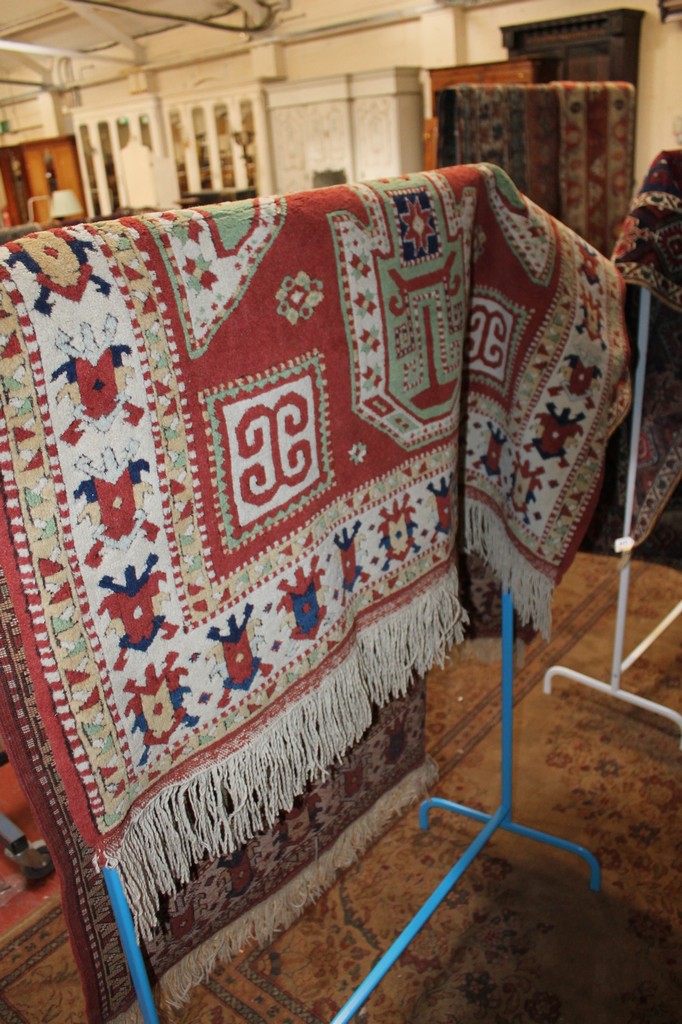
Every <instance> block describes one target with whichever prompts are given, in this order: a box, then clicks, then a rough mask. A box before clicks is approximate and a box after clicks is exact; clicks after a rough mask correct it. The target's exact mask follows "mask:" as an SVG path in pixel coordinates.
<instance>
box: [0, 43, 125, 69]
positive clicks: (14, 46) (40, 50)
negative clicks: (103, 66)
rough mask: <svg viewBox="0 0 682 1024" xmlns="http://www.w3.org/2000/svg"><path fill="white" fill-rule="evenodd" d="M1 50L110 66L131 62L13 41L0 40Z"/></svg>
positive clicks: (95, 52)
mask: <svg viewBox="0 0 682 1024" xmlns="http://www.w3.org/2000/svg"><path fill="white" fill-rule="evenodd" d="M0 50H7V51H8V52H9V53H32V54H43V55H45V56H47V57H75V58H77V59H79V60H103V61H107V62H108V63H109V64H124V65H125V66H126V67H130V60H124V59H123V58H122V57H105V56H104V55H103V54H101V53H98V52H97V50H88V51H87V52H85V51H83V50H66V49H63V48H62V47H59V46H40V45H39V44H38V43H19V42H16V41H15V40H13V39H0Z"/></svg>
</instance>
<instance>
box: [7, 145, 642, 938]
mask: <svg viewBox="0 0 682 1024" xmlns="http://www.w3.org/2000/svg"><path fill="white" fill-rule="evenodd" d="M0 302H1V312H0V399H1V403H2V405H1V417H0V474H1V477H0V478H1V482H2V495H3V503H4V511H5V515H4V516H3V517H2V520H3V524H2V527H1V530H2V537H1V541H0V557H1V559H2V564H3V567H4V570H5V573H6V575H7V580H8V584H9V587H10V591H11V594H12V598H13V601H14V604H15V608H16V611H17V616H18V619H19V623H20V627H21V631H22V637H23V641H24V645H25V649H26V657H27V661H28V665H29V669H30V672H31V676H32V679H33V685H34V695H33V696H34V699H35V710H33V709H30V710H29V711H27V713H34V714H35V713H37V714H39V715H40V716H41V718H42V721H43V724H44V727H45V730H46V733H47V737H48V740H49V743H50V752H49V755H47V756H49V757H51V758H53V759H54V762H55V764H56V766H57V769H58V771H59V773H60V776H61V778H62V780H63V784H64V787H65V789H66V793H67V796H68V800H69V806H70V810H71V813H72V816H73V819H74V821H75V822H76V825H77V827H78V829H79V831H80V832H81V834H82V836H83V838H84V841H85V842H86V844H87V845H89V846H90V847H91V848H92V849H93V850H94V851H95V856H96V859H97V862H98V863H99V864H100V865H103V864H109V865H113V866H118V868H119V871H120V874H121V877H122V880H123V883H124V887H125V890H126V894H127V896H128V900H129V902H130V904H131V907H132V909H133V912H134V914H135V918H136V924H137V927H138V929H139V931H140V933H141V935H142V936H143V937H144V936H145V935H147V936H148V935H151V933H152V930H153V927H154V922H155V915H156V911H157V908H158V893H159V892H166V893H168V892H173V891H174V889H175V888H176V887H177V885H178V884H180V883H182V882H184V881H186V880H187V878H188V877H189V873H190V871H191V869H192V865H193V864H194V863H196V862H197V861H199V860H200V859H201V858H203V857H206V856H209V857H210V856H218V855H220V854H222V853H229V852H230V851H233V850H234V849H236V848H237V847H239V846H240V845H241V844H242V843H244V842H246V841H248V840H249V839H250V838H251V837H252V836H253V835H254V833H256V832H257V831H258V830H260V829H261V828H263V827H265V826H267V825H268V824H272V822H273V821H274V820H275V817H276V816H277V814H278V813H279V812H280V811H281V810H283V809H287V808H290V807H291V806H292V802H293V800H294V798H295V796H296V795H297V794H298V793H300V792H301V791H302V790H303V788H304V787H305V784H306V782H307V781H308V780H310V779H312V778H315V777H319V774H320V772H324V770H325V769H327V768H328V767H329V766H330V765H331V764H332V763H333V762H334V761H336V760H338V759H339V758H340V757H342V756H343V754H344V752H345V751H346V750H348V749H349V748H350V747H351V745H352V744H353V743H354V742H355V741H356V740H357V739H358V738H359V737H360V736H361V735H362V734H363V733H364V731H365V730H366V729H367V727H368V725H369V724H370V722H371V715H372V707H373V705H375V704H383V703H385V702H386V701H387V700H389V699H390V698H391V697H393V696H397V695H399V694H402V693H404V692H405V691H406V689H407V687H408V685H409V682H410V680H411V678H412V674H413V672H415V671H416V672H420V673H423V672H425V671H427V670H428V668H429V667H430V666H431V665H432V664H433V663H434V661H436V660H438V659H441V658H442V657H443V656H444V654H445V653H446V651H447V649H448V647H449V646H450V645H451V644H452V643H453V642H456V641H458V640H460V639H461V637H462V635H463V634H462V627H463V624H464V622H465V619H466V614H465V612H463V610H462V609H461V607H460V602H459V597H458V584H457V569H456V556H457V549H458V547H461V546H465V547H467V548H468V549H471V550H474V551H477V552H478V553H479V554H481V555H483V556H484V558H485V559H486V561H487V562H488V564H489V565H490V566H491V567H492V568H493V569H494V570H495V572H496V573H497V575H498V577H499V578H500V579H501V580H502V582H503V583H504V585H505V586H510V587H511V588H512V592H513V597H514V602H515V606H516V608H517V610H518V611H519V613H520V615H521V617H522V619H524V620H525V621H530V622H532V623H533V625H535V626H536V627H539V628H541V629H543V630H545V631H547V630H548V628H549V604H550V599H551V592H552V588H553V587H554V585H555V584H556V583H557V582H558V579H559V578H560V576H561V574H562V573H563V571H564V569H565V568H566V566H567V565H568V563H569V562H570V560H571V558H572V555H573V553H574V552H575V550H576V548H577V546H578V544H579V542H580V539H581V537H582V533H583V532H584V529H585V527H586V525H587V521H588V519H589V515H590V513H591V510H592V508H593V505H594V502H595V500H596V494H597V491H598V487H599V482H600V478H601V472H602V463H603V451H604V445H605V443H606V439H607V436H608V434H609V432H610V431H611V430H612V428H613V426H614V425H615V424H616V423H617V422H618V420H619V419H620V418H621V417H622V415H623V413H624V411H625V408H626V406H627V403H628V400H629V391H628V385H627V379H626V371H625V367H626V356H627V343H626V335H625V331H624V327H623V320H622V287H621V282H620V279H619V277H618V275H617V273H616V272H615V270H614V269H613V267H612V266H611V265H610V264H609V263H608V262H607V261H606V260H605V259H603V258H602V257H601V256H599V255H598V254H597V253H596V252H595V251H594V250H593V249H591V248H590V247H589V246H588V245H587V244H586V243H585V242H583V241H582V240H581V239H579V238H578V237H577V236H575V235H574V234H572V233H571V232H570V230H569V229H567V228H565V227H563V226H561V225H559V224H558V223H556V222H555V221H554V220H552V218H551V217H550V216H549V215H548V214H546V213H544V212H543V211H541V210H540V209H539V208H538V207H535V206H534V205H533V204H532V203H530V202H528V201H527V200H525V199H524V198H523V197H522V196H521V195H520V194H519V193H518V192H517V191H516V190H515V188H514V186H513V185H512V184H511V182H510V181H509V179H508V178H507V177H506V175H505V174H504V173H503V172H501V171H499V170H496V169H494V168H492V167H488V166H484V165H481V166H473V167H460V168H455V169H446V170H443V171H439V172H434V173H430V174H419V175H413V176H406V177H402V178H396V179H390V180H383V181H375V182H371V183H367V184H360V185H354V186H338V187H335V188H330V189H322V190H319V191H316V192H309V193H302V194H297V195H291V196H287V197H270V198H263V199H256V200H252V201H247V202H241V203H234V204H225V205H221V206H213V207H207V208H201V209H196V210H185V211H181V212H167V213H158V214H151V215H146V216H143V217H139V218H126V219H122V220H120V221H114V222H110V223H103V224H83V225H80V226H76V227H69V228H64V229H59V230H55V231H50V232H41V233H38V234H35V235H33V236H28V237H26V238H24V239H22V240H20V241H16V242H13V243H11V244H9V245H8V246H6V247H5V248H3V249H2V250H0ZM2 728H3V731H4V732H5V733H6V735H7V737H8V741H9V744H10V746H11V749H12V750H13V751H14V752H15V754H16V755H17V756H18V757H19V759H20V760H19V762H18V766H19V767H22V765H23V763H24V762H25V763H26V764H28V755H26V757H25V758H23V761H22V757H21V753H20V748H21V721H20V720H14V719H12V720H10V718H9V717H8V716H5V717H4V719H3V722H2Z"/></svg>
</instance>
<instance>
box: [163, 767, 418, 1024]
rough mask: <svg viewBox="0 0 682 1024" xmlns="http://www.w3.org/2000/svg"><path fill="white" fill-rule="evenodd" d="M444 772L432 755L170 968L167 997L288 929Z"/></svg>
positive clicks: (186, 992)
mask: <svg viewBox="0 0 682 1024" xmlns="http://www.w3.org/2000/svg"><path fill="white" fill-rule="evenodd" d="M437 778H438V769H437V768H436V765H435V763H434V762H433V761H432V760H431V758H430V757H427V758H426V760H425V762H424V764H422V765H420V767H419V768H416V769H414V771H412V772H411V773H410V774H409V775H407V776H406V777H405V778H404V779H403V780H402V781H401V782H399V783H398V785H397V786H395V787H394V788H393V789H391V790H389V791H388V792H386V793H383V794H382V795H381V796H380V797H379V799H378V800H377V801H376V803H375V804H374V805H373V806H372V807H371V808H370V809H369V810H368V811H367V812H366V813H365V814H364V815H362V817H360V818H358V819H357V820H356V821H354V822H353V823H352V824H351V825H349V826H348V828H347V829H346V830H345V832H342V833H341V835H340V836H339V837H338V839H337V840H336V842H335V843H334V845H333V846H332V847H331V849H329V850H326V851H325V852H324V853H323V854H322V856H321V857H319V858H318V859H317V860H316V861H313V862H311V863H310V864H308V865H307V866H306V867H305V868H304V869H303V870H302V871H301V872H300V873H299V874H298V875H297V876H296V877H295V878H293V879H292V880H291V881H290V882H289V883H288V884H287V885H286V886H284V887H283V888H282V889H280V890H279V891H278V892H276V893H274V894H273V895H272V896H271V897H269V898H268V899H266V900H264V901H263V902H262V903H260V904H259V905H258V906H256V907H254V908H253V909H252V910H250V911H248V912H247V913H246V914H244V915H243V916H242V917H240V918H239V919H238V920H237V921H234V922H232V923H231V924H228V925H227V926H226V927H225V928H223V929H222V930H221V931H220V932H218V933H216V934H215V935H214V936H212V937H211V938H210V939H207V940H206V942H204V943H203V944H202V945H201V946H199V947H198V948H197V949H194V950H192V952H191V953H188V954H187V956H185V957H184V958H183V959H182V960H181V961H180V962H179V963H178V964H176V965H175V966H174V967H172V968H170V970H169V971H167V972H166V974H165V975H164V976H163V978H162V979H161V983H160V985H161V999H162V1000H163V1001H164V1003H165V1004H166V1005H167V1006H168V1007H169V1008H172V1009H180V1008H181V1007H182V1005H183V1004H184V1003H185V1002H186V1001H187V1000H188V998H189V996H190V993H191V990H192V989H193V988H194V987H195V986H196V985H199V984H201V982H202V981H204V980H205V979H206V978H208V976H209V974H210V973H211V971H212V970H213V967H214V966H215V964H216V963H218V962H220V961H222V962H226V961H229V960H231V959H232V958H233V957H234V956H236V955H237V954H238V953H240V952H241V951H242V950H243V948H244V947H246V946H250V945H252V944H253V945H258V946H264V945H266V944H267V943H268V942H271V941H272V939H273V938H274V936H275V934H276V933H277V932H280V931H284V930H285V929H286V928H288V927H290V925H292V924H293V923H294V921H296V920H297V919H298V918H299V917H300V916H301V914H303V912H304V910H305V909H306V907H308V906H309V905H310V904H311V903H314V902H315V901H316V900H317V899H319V897H320V896H321V895H322V893H323V892H325V890H327V889H328V888H329V887H330V886H331V885H333V883H334V882H335V881H336V878H337V876H338V874H339V873H340V872H341V871H344V870H345V869H346V868H348V867H350V866H351V864H353V863H354V862H355V861H356V860H357V859H358V857H359V856H360V855H361V854H363V853H364V852H365V850H366V849H367V848H368V847H369V846H371V844H372V843H373V842H375V841H376V840H377V839H378V838H379V836H380V835H381V834H382V832H384V831H385V830H386V829H387V827H388V826H389V824H390V823H391V821H392V820H393V819H394V818H396V817H398V816H399V815H401V814H404V813H405V811H407V810H408V808H409V807H412V806H413V805H414V804H415V803H417V802H418V801H419V800H422V799H423V798H424V797H425V796H426V794H427V790H428V788H429V787H430V786H432V785H433V784H434V782H435V781H436V779H437Z"/></svg>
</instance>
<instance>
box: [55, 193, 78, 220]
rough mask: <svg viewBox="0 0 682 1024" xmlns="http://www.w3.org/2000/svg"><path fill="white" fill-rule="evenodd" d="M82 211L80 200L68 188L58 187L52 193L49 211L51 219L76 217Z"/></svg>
mask: <svg viewBox="0 0 682 1024" xmlns="http://www.w3.org/2000/svg"><path fill="white" fill-rule="evenodd" d="M82 212H83V207H82V206H81V203H80V200H79V199H78V198H77V197H76V193H75V192H74V191H72V189H70V188H58V189H57V190H56V191H55V192H53V193H52V205H51V207H50V213H51V214H52V219H53V220H64V219H65V218H66V217H78V216H80V214H82Z"/></svg>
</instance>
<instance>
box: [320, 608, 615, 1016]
mask: <svg viewBox="0 0 682 1024" xmlns="http://www.w3.org/2000/svg"><path fill="white" fill-rule="evenodd" d="M513 680H514V609H513V606H512V599H511V594H510V593H509V592H508V591H505V592H504V593H503V594H502V756H501V760H502V771H501V775H502V779H501V782H502V787H501V788H502V797H501V802H500V806H499V808H498V809H497V811H496V812H495V813H494V814H485V813H484V812H482V811H478V810H476V809H475V808H473V807H467V806H465V805H464V804H457V803H453V802H451V801H450V800H442V799H440V798H438V797H433V798H432V799H429V800H425V801H424V803H423V804H422V806H421V808H420V812H419V823H420V825H421V827H422V828H427V827H428V812H429V809H430V808H431V807H438V808H441V809H443V810H448V811H455V812H456V813H458V814H463V815H465V816H466V817H469V818H474V819H475V820H476V821H481V822H483V823H484V827H483V828H482V829H481V831H480V832H479V834H478V835H477V836H476V838H475V839H474V840H473V842H472V843H471V844H470V845H469V847H468V848H467V850H466V851H465V852H464V853H463V854H462V856H461V857H460V858H459V860H458V861H457V862H456V864H455V865H454V867H452V868H451V870H450V871H449V872H448V874H447V875H446V876H445V878H444V879H443V881H442V882H441V883H440V885H439V886H438V887H437V888H436V889H435V890H434V891H433V893H432V894H431V896H430V897H429V898H428V900H427V901H426V903H424V904H423V906H422V908H421V910H419V911H418V912H417V913H416V914H415V916H414V917H413V918H412V920H411V921H410V923H409V924H408V925H407V927H406V928H405V929H404V930H403V931H402V932H401V933H400V935H399V936H398V938H397V939H396V940H395V942H394V943H393V945H392V946H390V948H389V949H388V950H387V951H386V952H385V953H384V955H383V956H382V957H381V959H380V960H379V961H377V963H376V964H375V965H374V967H373V968H372V970H371V971H370V972H369V974H368V975H367V977H366V978H365V980H364V981H363V982H362V983H361V984H360V985H359V986H358V988H357V989H356V990H355V992H354V993H353V995H352V996H351V997H350V999H349V1000H348V1002H347V1003H346V1004H345V1006H343V1007H342V1008H341V1010H339V1012H338V1013H337V1014H336V1016H335V1017H334V1019H333V1020H332V1022H331V1024H345V1022H346V1021H349V1020H350V1019H351V1018H352V1017H353V1016H354V1015H355V1014H356V1013H357V1011H358V1010H359V1009H360V1007H361V1006H362V1005H363V1003H364V1002H365V1001H366V1000H367V998H368V997H369V996H370V995H371V993H372V992H373V991H374V989H375V988H376V987H377V985H378V984H379V982H380V981H381V980H382V978H383V977H384V975H385V974H386V973H387V972H388V971H389V970H390V968H391V967H392V966H393V964H394V963H395V961H396V960H397V959H398V957H399V956H400V954H401V953H402V952H404V950H405V949H406V948H407V946H408V945H409V944H410V942H411V941H412V939H413V938H414V937H415V935H416V934H417V932H419V930H420V929H421V928H422V927H423V925H424V924H426V922H427V921H428V919H429V917H430V916H431V914H432V913H433V912H434V910H435V909H436V907H438V906H439V904H440V903H442V902H443V900H444V899H445V897H446V896H447V895H448V893H449V892H450V890H451V889H452V888H453V887H454V885H455V883H456V882H457V881H458V880H459V878H460V877H461V876H462V875H463V874H464V872H465V871H466V869H467V868H468V867H469V865H470V864H471V862H472V861H473V860H474V858H475V857H476V855H477V854H478V853H479V852H480V850H481V849H482V848H483V847H484V846H485V844H486V843H487V841H488V839H490V837H491V836H492V835H493V833H494V832H495V831H496V830H497V829H498V828H503V829H506V830H507V831H509V832H515V833H516V834H517V835H522V836H526V837H527V838H528V839H536V840H538V841H539V842H542V843H548V844H549V845H551V846H558V847H560V848H561V849H563V850H568V851H569V852H570V853H576V854H578V856H580V857H583V858H584V859H585V860H586V861H587V863H588V864H589V866H590V888H591V889H592V890H594V891H595V892H596V891H598V890H599V886H600V868H599V862H598V861H597V859H596V857H595V856H594V855H593V854H592V853H590V852H589V850H586V849H585V848H584V847H582V846H578V845H577V844H576V843H570V842H568V841H567V840H565V839H558V838H556V837H555V836H551V835H549V834H547V833H546V832H538V831H537V830H536V829H532V828H526V827H525V826H523V825H517V824H516V823H515V822H513V821H512V820H511V813H512V723H513V715H514V695H513Z"/></svg>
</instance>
